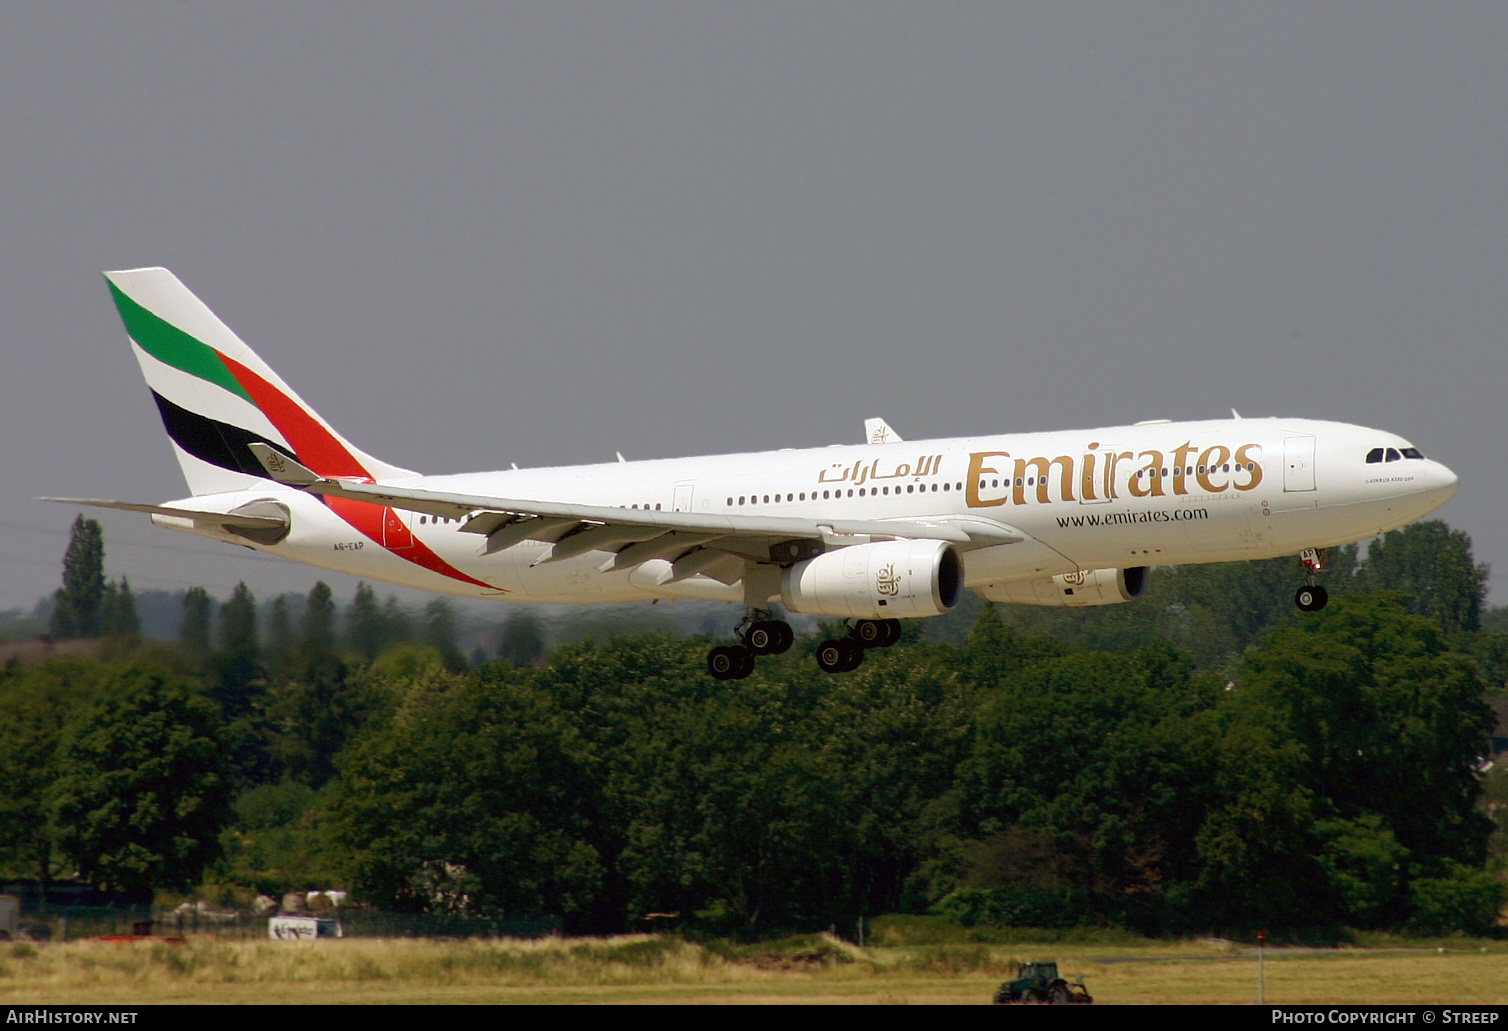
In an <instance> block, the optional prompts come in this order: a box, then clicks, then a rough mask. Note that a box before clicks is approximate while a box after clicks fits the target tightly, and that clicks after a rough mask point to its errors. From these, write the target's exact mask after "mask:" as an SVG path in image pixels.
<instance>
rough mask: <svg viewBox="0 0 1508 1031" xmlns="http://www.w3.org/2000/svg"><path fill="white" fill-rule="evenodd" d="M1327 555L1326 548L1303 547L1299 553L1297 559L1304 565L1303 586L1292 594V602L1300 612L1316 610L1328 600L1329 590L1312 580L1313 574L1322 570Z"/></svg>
mask: <svg viewBox="0 0 1508 1031" xmlns="http://www.w3.org/2000/svg"><path fill="white" fill-rule="evenodd" d="M1328 557H1329V552H1328V549H1326V548H1319V549H1315V548H1305V549H1304V551H1303V553H1302V554H1300V555H1299V561H1300V562H1301V563H1303V566H1304V586H1303V587H1300V588H1299V590H1298V593H1297V594H1295V595H1294V596H1293V603H1294V604H1295V605H1297V606H1298V607H1299V611H1300V612H1318V611H1319V610H1320V609H1322V608H1324V607H1325V603H1326V602H1328V601H1329V600H1330V592H1329V591H1327V590H1325V589H1324V588H1323V587H1321V586H1320V585H1319V584H1316V583H1315V582H1314V578H1315V576H1316V575H1318V574H1319V573H1321V572H1323V571H1324V568H1325V559H1326V558H1328Z"/></svg>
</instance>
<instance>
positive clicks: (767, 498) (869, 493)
mask: <svg viewBox="0 0 1508 1031" xmlns="http://www.w3.org/2000/svg"><path fill="white" fill-rule="evenodd" d="M929 489H930V491H931V493H933V494H936V493H937V492H938V490H939V489H941V490H942V492H943V493H944V494H946V493H950V492H951V491H953V490H963V484H961V483H958V484H953V483H944V484H942V486H941V488H939V486H938V485H937V484H935V483H934V484H932V485H931V486H930V488H929V486H928V485H927V484H925V483H922V484H916V483H908V484H907V485H906V489H905V491H904V493H906V494H926V493H927V492H928V490H929ZM891 492H892V491H891V488H890V487H860V488H858V492H857V494H855V492H854V488H852V487H850V488H849V489H848V492H847V493H846V494H845V493H844V492H843V491H842V490H825V491H823V492H822V493H821V495H820V496H819V495H818V493H817V492H816V491H810V492H807V491H802V492H800V493H790V494H786V495H785V496H784V497H783V498H782V497H781V495H779V494H764V495H759V494H740V495H739V496H738V497H737V498H736V499H735V498H732V497H730V498H728V503H727V504H728V507H729V508H732V507H734V506H735V505H745V504H747V505H758V504H761V500H760V499H761V497H762V498H763V502H762V503H763V504H766V505H772V504H781V503H782V502H791V501H829V500H832V499H833V498H842V497H850V498H852V497H861V498H864V497H870V498H872V497H877V496H879V495H881V494H890V493H891ZM808 493H810V495H811V497H809V498H808V497H807V494H808ZM894 493H896V494H900V493H902V490H901V488H900V486H899V485H897V486H896V487H895V488H894Z"/></svg>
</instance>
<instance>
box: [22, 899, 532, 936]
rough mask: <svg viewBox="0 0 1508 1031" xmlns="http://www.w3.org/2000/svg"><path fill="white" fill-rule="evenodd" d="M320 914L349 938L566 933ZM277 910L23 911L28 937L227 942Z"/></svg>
mask: <svg viewBox="0 0 1508 1031" xmlns="http://www.w3.org/2000/svg"><path fill="white" fill-rule="evenodd" d="M316 915H318V916H321V917H332V918H334V919H336V920H339V921H340V924H341V929H342V932H343V933H344V935H345V937H347V938H545V937H549V936H550V935H557V934H559V933H560V931H561V922H560V920H559V918H557V917H501V918H482V917H447V916H433V915H427V914H422V913H382V912H377V911H374V910H370V909H365V908H362V907H344V908H341V909H329V910H323V911H320V912H319V913H317V914H316ZM270 918H271V914H269V915H265V916H257V915H254V914H252V913H247V912H242V911H236V910H224V911H217V910H200V909H197V908H195V909H190V910H186V911H182V912H180V911H177V910H155V911H154V910H151V909H149V908H146V907H139V906H54V907H50V908H48V909H46V910H45V911H41V910H33V911H28V910H24V909H23V910H22V912H21V921H20V926H21V933H22V935H23V936H24V937H28V938H32V939H34V940H47V941H81V940H84V939H86V938H102V937H105V936H108V935H129V934H151V935H156V936H161V937H174V938H182V937H188V936H190V935H206V934H208V935H214V936H215V937H216V938H219V939H221V940H225V941H253V940H261V941H266V940H267V938H268V935H267V921H268V920H269V919H270Z"/></svg>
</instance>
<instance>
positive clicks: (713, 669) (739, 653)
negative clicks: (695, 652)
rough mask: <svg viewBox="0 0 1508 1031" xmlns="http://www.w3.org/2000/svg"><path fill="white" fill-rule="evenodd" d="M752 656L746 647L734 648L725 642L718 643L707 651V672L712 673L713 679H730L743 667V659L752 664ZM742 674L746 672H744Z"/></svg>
mask: <svg viewBox="0 0 1508 1031" xmlns="http://www.w3.org/2000/svg"><path fill="white" fill-rule="evenodd" d="M753 658H754V656H753V654H752V653H750V651H749V650H748V649H747V648H736V647H734V646H732V645H727V644H724V645H719V646H718V647H716V648H714V649H712V650H711V651H710V652H708V653H707V672H708V673H710V674H712V679H714V680H732V679H734V678H735V677H737V676H738V671H739V670H740V669H742V668H743V666H744V662H745V659H747V660H748V661H749V664H750V665H751V666H752V664H753ZM744 676H748V674H747V673H745V674H744Z"/></svg>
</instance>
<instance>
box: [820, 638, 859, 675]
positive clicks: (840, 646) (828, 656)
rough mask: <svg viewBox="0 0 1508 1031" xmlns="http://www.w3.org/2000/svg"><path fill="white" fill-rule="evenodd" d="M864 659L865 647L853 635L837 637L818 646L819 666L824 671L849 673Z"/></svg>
mask: <svg viewBox="0 0 1508 1031" xmlns="http://www.w3.org/2000/svg"><path fill="white" fill-rule="evenodd" d="M863 661H864V649H863V648H862V647H861V646H860V645H859V643H858V642H857V641H855V640H854V639H853V638H851V637H836V638H833V639H832V640H831V641H823V642H822V644H821V645H819V646H818V647H817V666H818V668H819V669H821V670H822V672H824V673H847V672H849V671H850V670H855V669H858V668H859V663H861V662H863Z"/></svg>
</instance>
